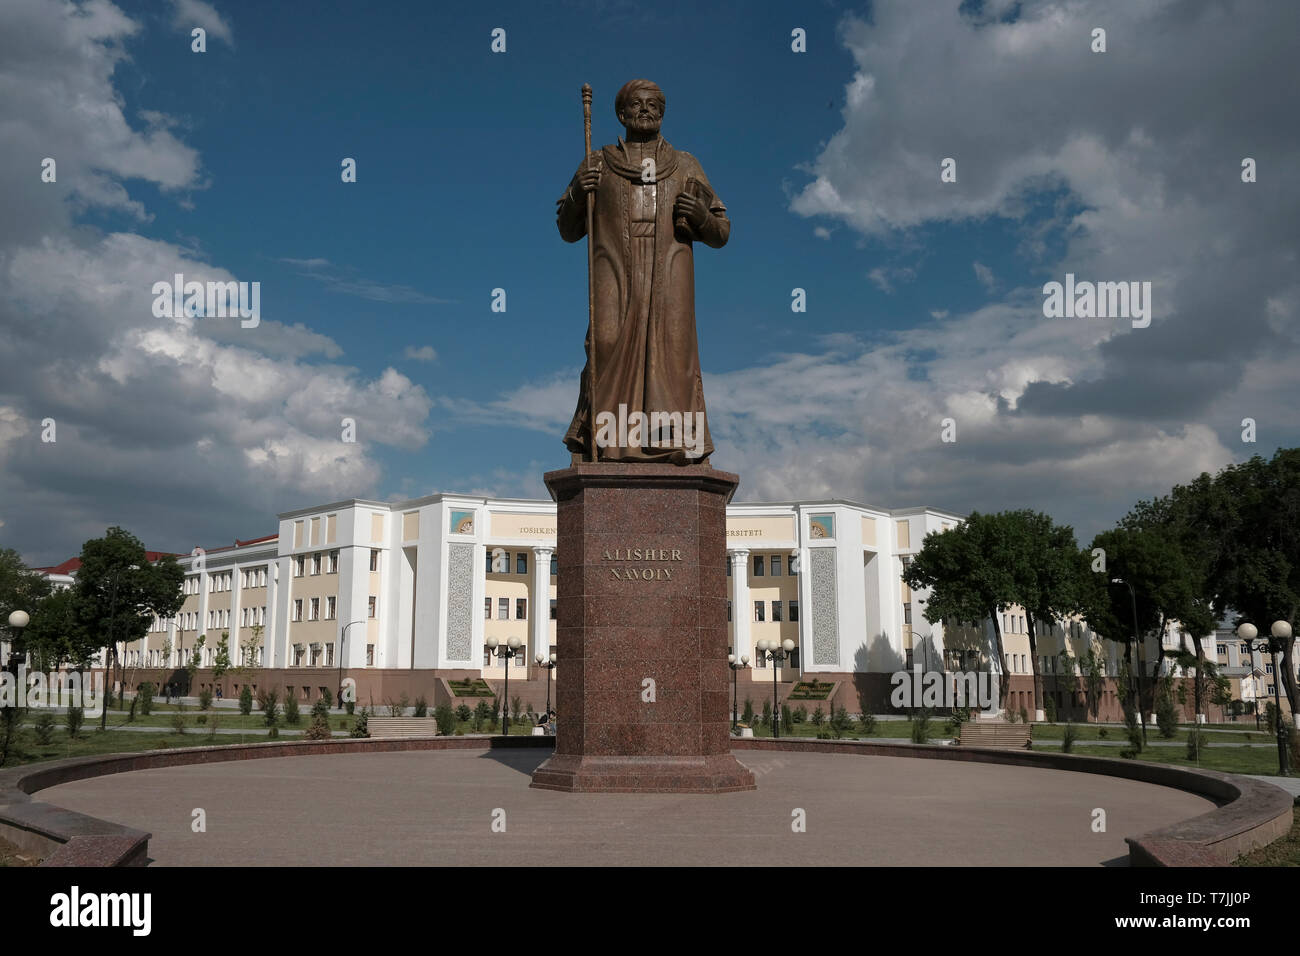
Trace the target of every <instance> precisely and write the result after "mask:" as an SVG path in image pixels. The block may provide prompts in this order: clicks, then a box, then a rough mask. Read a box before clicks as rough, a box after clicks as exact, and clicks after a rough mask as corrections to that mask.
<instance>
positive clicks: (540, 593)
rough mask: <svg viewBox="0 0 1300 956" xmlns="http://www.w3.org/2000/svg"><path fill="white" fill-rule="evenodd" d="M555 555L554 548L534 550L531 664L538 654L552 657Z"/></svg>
mask: <svg viewBox="0 0 1300 956" xmlns="http://www.w3.org/2000/svg"><path fill="white" fill-rule="evenodd" d="M554 553H555V549H554V548H540V547H539V548H533V581H532V587H530V588H529V591H530V593H531V595H532V603H533V618H532V624H531V627H532V632H531V635H530V637H531V639H530V641H529V644H530V645H531V646H532V653H531V654H529V655H528V660H529V661H530V662H531V661H535V660H536V659H537V655H538V654H540V655H542V658H543V660H549V659H550V656H551V555H553V554H554ZM543 673H547V672H545V671H544V672H543Z"/></svg>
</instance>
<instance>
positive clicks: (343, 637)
mask: <svg viewBox="0 0 1300 956" xmlns="http://www.w3.org/2000/svg"><path fill="white" fill-rule="evenodd" d="M364 623H366V622H365V621H348V623H346V624H344V625H343V633H342V634H341V635H340V636H339V696H338V699H337V700H336V701H335V703H337V704H338V705H339V706H340V707H342V706H343V642H344V641H346V640H347V639H348V628H350V627H352V626H353V625H356V624H364Z"/></svg>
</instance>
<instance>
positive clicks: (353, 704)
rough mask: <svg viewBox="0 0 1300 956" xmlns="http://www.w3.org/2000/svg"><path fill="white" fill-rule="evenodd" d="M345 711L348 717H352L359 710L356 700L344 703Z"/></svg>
mask: <svg viewBox="0 0 1300 956" xmlns="http://www.w3.org/2000/svg"><path fill="white" fill-rule="evenodd" d="M343 709H344V710H346V711H347V712H348V716H349V717H351V716H352V714H353V712H354V711H355V710H356V709H357V702H356V701H355V700H345V701H344V702H343Z"/></svg>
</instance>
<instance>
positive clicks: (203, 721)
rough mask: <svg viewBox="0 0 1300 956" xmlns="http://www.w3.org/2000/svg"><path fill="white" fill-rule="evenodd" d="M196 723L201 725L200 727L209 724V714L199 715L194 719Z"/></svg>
mask: <svg viewBox="0 0 1300 956" xmlns="http://www.w3.org/2000/svg"><path fill="white" fill-rule="evenodd" d="M194 722H195V723H196V724H200V725H201V724H206V723H207V722H208V715H207V714H199V715H198V716H197V717H195V718H194Z"/></svg>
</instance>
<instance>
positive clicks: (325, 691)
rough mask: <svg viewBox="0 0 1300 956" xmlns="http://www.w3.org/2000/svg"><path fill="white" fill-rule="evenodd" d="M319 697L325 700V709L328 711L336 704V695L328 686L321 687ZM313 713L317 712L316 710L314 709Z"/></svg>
mask: <svg viewBox="0 0 1300 956" xmlns="http://www.w3.org/2000/svg"><path fill="white" fill-rule="evenodd" d="M318 699H319V700H323V701H325V709H326V710H327V711H328V710H329V709H330V708H331V707H333V706H334V695H333V694H331V693H330V689H329V688H328V687H322V688H321V689H320V697H319V698H318ZM312 713H315V711H312Z"/></svg>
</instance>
